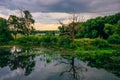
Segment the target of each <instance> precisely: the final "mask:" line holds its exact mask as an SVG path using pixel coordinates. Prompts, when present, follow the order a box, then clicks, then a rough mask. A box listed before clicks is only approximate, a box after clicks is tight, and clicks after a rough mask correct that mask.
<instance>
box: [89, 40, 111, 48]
mask: <svg viewBox="0 0 120 80" xmlns="http://www.w3.org/2000/svg"><path fill="white" fill-rule="evenodd" d="M91 45H93V46H96V47H98V48H105V47H108V46H109V44H108V42H107V41H106V40H104V39H100V38H97V39H95V40H93V41H91Z"/></svg>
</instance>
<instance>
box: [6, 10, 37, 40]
mask: <svg viewBox="0 0 120 80" xmlns="http://www.w3.org/2000/svg"><path fill="white" fill-rule="evenodd" d="M21 13H24V15H22V14H21V17H17V16H15V15H10V16H9V19H8V23H9V27H10V30H11V31H12V32H13V35H14V36H15V39H16V35H17V33H21V34H24V35H27V36H28V35H29V34H30V33H31V31H33V30H34V28H33V24H34V22H35V21H34V19H33V18H32V15H31V14H30V12H29V11H28V10H25V11H23V12H21Z"/></svg>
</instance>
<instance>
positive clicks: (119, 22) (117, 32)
mask: <svg viewBox="0 0 120 80" xmlns="http://www.w3.org/2000/svg"><path fill="white" fill-rule="evenodd" d="M116 26H117V28H116V34H118V35H119V36H120V20H119V21H118V23H117V25H116Z"/></svg>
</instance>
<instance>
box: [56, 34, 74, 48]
mask: <svg viewBox="0 0 120 80" xmlns="http://www.w3.org/2000/svg"><path fill="white" fill-rule="evenodd" d="M71 43H72V40H71V38H70V37H69V36H68V35H64V36H60V37H59V39H58V46H60V47H64V48H70V47H71Z"/></svg>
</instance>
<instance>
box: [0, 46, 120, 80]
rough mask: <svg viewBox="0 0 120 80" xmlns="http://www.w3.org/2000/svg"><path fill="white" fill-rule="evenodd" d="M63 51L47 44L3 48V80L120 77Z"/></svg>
mask: <svg viewBox="0 0 120 80" xmlns="http://www.w3.org/2000/svg"><path fill="white" fill-rule="evenodd" d="M14 49H15V50H14ZM54 52H55V54H54ZM68 52H69V51H68ZM51 53H53V54H51ZM60 53H61V51H55V50H52V51H51V50H49V49H44V48H35V49H33V48H32V49H29V48H26V49H19V48H15V47H13V48H12V49H11V48H7V49H5V48H2V49H0V80H120V78H118V77H117V76H115V75H114V74H112V73H110V72H107V71H106V70H104V69H97V68H92V67H90V66H88V62H87V61H86V62H83V61H81V60H80V59H78V58H76V57H75V56H69V55H63V54H62V55H61V54H60Z"/></svg>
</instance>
